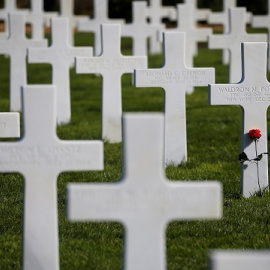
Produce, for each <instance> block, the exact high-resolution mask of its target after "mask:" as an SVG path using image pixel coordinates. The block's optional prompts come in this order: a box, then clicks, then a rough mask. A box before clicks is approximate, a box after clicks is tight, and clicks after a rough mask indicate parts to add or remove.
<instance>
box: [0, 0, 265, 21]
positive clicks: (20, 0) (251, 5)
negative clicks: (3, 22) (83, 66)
mask: <svg viewBox="0 0 270 270" xmlns="http://www.w3.org/2000/svg"><path fill="white" fill-rule="evenodd" d="M5 1H9V0H0V8H3V7H4V3H5ZM32 1H35V0H32ZM108 1H109V17H111V18H124V19H126V21H127V22H130V21H131V3H132V1H133V0H108ZM136 1H138V0H136ZM183 1H184V0H163V1H162V3H163V5H165V6H166V5H169V6H174V5H176V4H178V3H183ZM223 1H226V0H198V7H199V8H210V9H212V10H213V11H221V10H222V5H223ZM30 2H31V0H17V6H18V8H30V7H31V4H30ZM59 2H60V0H44V9H45V10H46V11H58V10H59ZM267 2H268V0H256V1H254V0H238V1H237V5H238V6H245V7H247V10H248V11H251V12H252V13H253V14H266V13H267V10H268V9H267V6H268V4H267ZM74 11H75V14H85V15H90V16H92V17H93V0H74Z"/></svg>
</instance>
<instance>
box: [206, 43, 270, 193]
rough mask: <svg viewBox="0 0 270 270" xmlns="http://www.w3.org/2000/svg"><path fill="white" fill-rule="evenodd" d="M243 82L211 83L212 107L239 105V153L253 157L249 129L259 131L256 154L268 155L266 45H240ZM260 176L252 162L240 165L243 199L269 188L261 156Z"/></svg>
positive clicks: (265, 161)
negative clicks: (240, 115)
mask: <svg viewBox="0 0 270 270" xmlns="http://www.w3.org/2000/svg"><path fill="white" fill-rule="evenodd" d="M242 55H243V57H242V70H243V71H242V79H241V81H240V82H239V83H236V84H210V85H209V102H210V104H211V105H239V106H241V108H242V112H243V117H242V134H241V137H242V151H243V152H245V153H246V154H247V156H248V157H249V158H250V159H251V158H255V157H256V156H255V148H254V142H252V140H251V139H250V137H249V134H248V133H249V130H251V129H260V130H261V134H262V136H261V138H260V139H259V142H258V154H261V153H265V152H267V118H266V117H267V116H266V112H267V109H268V106H269V105H270V83H269V82H268V81H267V77H266V61H267V60H266V59H267V43H264V42H254V43H253V42H247V43H243V45H242ZM258 163H259V176H258V172H257V166H256V163H255V162H245V163H242V165H241V191H242V193H243V195H244V196H245V197H249V196H251V195H252V194H253V193H254V192H256V191H259V186H258V177H259V178H260V186H261V188H262V189H263V188H265V187H267V186H268V158H267V155H264V156H263V158H262V160H260V161H259V162H258Z"/></svg>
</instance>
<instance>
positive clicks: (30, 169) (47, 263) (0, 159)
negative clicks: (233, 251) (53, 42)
mask: <svg viewBox="0 0 270 270" xmlns="http://www.w3.org/2000/svg"><path fill="white" fill-rule="evenodd" d="M23 97H24V98H23V103H24V104H23V108H24V109H23V110H24V111H23V117H24V136H23V138H22V139H21V140H20V141H18V142H0V171H1V172H6V173H9V172H18V173H21V174H22V175H23V177H24V180H25V187H24V207H23V209H24V213H23V259H22V261H23V269H25V270H33V269H50V270H54V269H59V252H58V220H57V218H58V217H57V212H58V211H57V209H58V204H57V177H58V175H59V174H60V173H62V172H64V171H84V170H102V169H103V144H102V142H101V141H61V140H59V139H58V138H57V135H56V88H55V87H54V86H44V85H43V86H42V85H35V86H27V87H24V89H23Z"/></svg>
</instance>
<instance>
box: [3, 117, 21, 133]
mask: <svg viewBox="0 0 270 270" xmlns="http://www.w3.org/2000/svg"><path fill="white" fill-rule="evenodd" d="M18 137H20V114H19V113H17V112H8V113H3V112H1V113H0V138H18Z"/></svg>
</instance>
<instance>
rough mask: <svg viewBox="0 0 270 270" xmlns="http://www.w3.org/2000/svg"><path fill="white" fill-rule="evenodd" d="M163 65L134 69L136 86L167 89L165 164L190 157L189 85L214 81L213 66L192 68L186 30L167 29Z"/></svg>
mask: <svg viewBox="0 0 270 270" xmlns="http://www.w3.org/2000/svg"><path fill="white" fill-rule="evenodd" d="M163 35H164V38H163V40H164V41H163V43H164V65H163V67H162V68H160V69H146V70H138V69H137V70H135V72H134V82H135V86H136V87H162V88H163V89H164V91H165V108H164V109H165V164H167V165H169V164H174V165H178V164H180V163H181V162H182V161H186V160H187V139H186V102H185V94H186V91H187V90H188V89H190V87H193V86H207V85H208V84H209V82H214V76H215V71H214V68H189V67H187V66H186V64H185V59H184V58H185V33H181V32H165V33H164V34H163Z"/></svg>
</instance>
